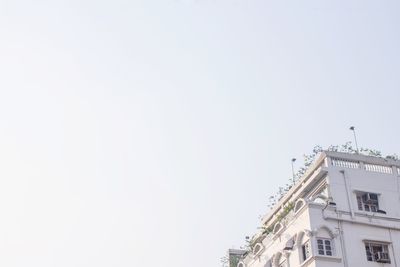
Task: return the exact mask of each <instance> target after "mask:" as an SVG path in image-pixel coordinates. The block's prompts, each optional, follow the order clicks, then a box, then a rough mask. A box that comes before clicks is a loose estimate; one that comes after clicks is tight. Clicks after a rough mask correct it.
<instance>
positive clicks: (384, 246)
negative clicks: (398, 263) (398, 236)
mask: <svg viewBox="0 0 400 267" xmlns="http://www.w3.org/2000/svg"><path fill="white" fill-rule="evenodd" d="M389 245H390V243H386V242H379V241H364V248H365V254H366V257H367V261H371V262H379V261H377V259H376V257H375V255H376V253H378V252H382V253H386V254H387V255H388V262H386V263H388V264H390V263H391V259H390V253H389ZM377 247H380V248H381V249H380V250H377V251H375V250H374V248H377Z"/></svg>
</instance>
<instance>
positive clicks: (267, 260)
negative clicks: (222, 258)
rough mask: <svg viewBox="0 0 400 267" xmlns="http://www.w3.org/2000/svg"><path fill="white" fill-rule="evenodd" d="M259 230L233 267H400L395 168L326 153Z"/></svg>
mask: <svg viewBox="0 0 400 267" xmlns="http://www.w3.org/2000/svg"><path fill="white" fill-rule="evenodd" d="M262 225H263V228H264V229H265V230H264V231H262V232H260V233H258V234H256V235H255V236H254V237H253V239H252V241H251V250H250V251H242V254H241V255H240V256H239V258H240V259H239V260H236V261H235V260H233V261H230V262H235V265H236V266H230V267H299V266H301V267H306V266H309V267H339V266H343V267H382V266H385V267H386V266H387V267H391V266H393V267H400V161H398V160H394V159H391V158H389V159H388V158H379V157H371V156H364V155H360V154H347V153H340V152H329V151H326V152H323V153H321V155H320V156H319V158H318V159H317V160H316V162H314V164H313V165H312V166H311V167H310V168H309V170H308V171H307V172H306V174H305V175H304V176H303V177H302V178H301V179H300V180H299V181H298V182H297V183H296V184H295V185H294V186H293V187H292V188H291V189H290V190H289V191H288V192H287V193H286V194H285V196H283V197H282V198H281V200H280V201H279V202H278V203H277V204H276V205H275V207H274V208H273V209H272V210H271V211H270V212H269V214H267V215H266V216H265V217H264V218H263V219H262ZM239 254H240V252H238V251H237V250H236V251H235V257H238V255H239Z"/></svg>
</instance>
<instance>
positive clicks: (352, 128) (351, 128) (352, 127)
mask: <svg viewBox="0 0 400 267" xmlns="http://www.w3.org/2000/svg"><path fill="white" fill-rule="evenodd" d="M350 130H351V131H353V135H354V142H355V143H356V150H357V154H360V151H359V150H358V144H357V136H356V128H355V127H354V126H351V127H350Z"/></svg>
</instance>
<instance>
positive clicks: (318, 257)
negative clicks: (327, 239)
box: [300, 255, 342, 267]
mask: <svg viewBox="0 0 400 267" xmlns="http://www.w3.org/2000/svg"><path fill="white" fill-rule="evenodd" d="M315 260H323V261H330V262H342V258H339V257H335V256H323V255H315V256H312V257H309V258H308V259H306V260H305V261H303V262H302V263H301V264H300V267H305V266H308V265H309V264H310V263H311V262H313V261H315Z"/></svg>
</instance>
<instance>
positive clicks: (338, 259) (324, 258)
mask: <svg viewBox="0 0 400 267" xmlns="http://www.w3.org/2000/svg"><path fill="white" fill-rule="evenodd" d="M314 258H315V259H316V260H323V261H333V262H341V261H342V258H339V257H335V256H324V255H316V256H314Z"/></svg>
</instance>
